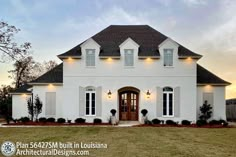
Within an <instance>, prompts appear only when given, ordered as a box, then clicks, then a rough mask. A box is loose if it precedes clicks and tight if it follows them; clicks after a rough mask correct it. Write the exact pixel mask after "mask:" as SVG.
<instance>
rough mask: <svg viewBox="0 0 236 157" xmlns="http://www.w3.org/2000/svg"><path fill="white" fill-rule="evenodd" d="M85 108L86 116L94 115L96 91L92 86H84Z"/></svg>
mask: <svg viewBox="0 0 236 157" xmlns="http://www.w3.org/2000/svg"><path fill="white" fill-rule="evenodd" d="M85 108H86V112H85V113H86V115H87V116H95V113H96V91H95V88H94V87H92V86H88V87H86V88H85Z"/></svg>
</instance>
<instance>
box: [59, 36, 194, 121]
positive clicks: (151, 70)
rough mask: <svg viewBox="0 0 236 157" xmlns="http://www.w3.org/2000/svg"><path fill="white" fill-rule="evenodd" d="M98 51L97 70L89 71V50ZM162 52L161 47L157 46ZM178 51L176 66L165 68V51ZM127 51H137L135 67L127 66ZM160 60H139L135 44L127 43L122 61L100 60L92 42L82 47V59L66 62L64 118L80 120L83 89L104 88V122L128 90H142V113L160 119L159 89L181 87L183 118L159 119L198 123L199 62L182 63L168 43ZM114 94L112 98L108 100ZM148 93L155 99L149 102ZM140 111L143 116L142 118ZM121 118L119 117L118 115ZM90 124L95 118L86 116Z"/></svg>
mask: <svg viewBox="0 0 236 157" xmlns="http://www.w3.org/2000/svg"><path fill="white" fill-rule="evenodd" d="M86 48H89V49H95V52H96V66H95V67H92V68H91V67H89V68H88V67H86V65H85V49H86ZM157 48H158V45H157ZM164 48H173V49H174V66H173V67H164V66H163V57H162V56H163V49H164ZM124 49H134V54H135V56H134V67H125V66H124ZM159 51H160V53H161V57H160V59H139V58H138V48H137V45H135V44H134V43H133V42H126V43H125V44H123V45H122V47H121V57H120V59H110V58H109V59H100V58H99V56H98V54H99V46H98V45H97V44H94V43H93V42H88V43H87V44H85V45H84V47H82V58H81V59H65V60H64V64H63V65H64V66H63V71H64V73H63V96H64V102H63V109H62V110H63V116H64V117H68V118H70V119H75V118H78V117H79V86H82V87H86V86H94V87H99V86H102V93H103V94H102V96H103V99H102V105H103V107H102V117H99V118H102V120H103V121H107V120H108V118H109V116H110V110H111V109H113V108H114V109H116V110H117V111H119V109H118V106H119V104H118V93H117V91H118V90H119V89H120V88H122V87H126V86H132V87H135V88H138V89H139V90H140V91H141V92H140V100H139V105H140V106H139V110H140V111H141V110H142V109H144V108H145V109H147V110H148V111H149V113H148V116H149V119H153V118H157V115H156V108H157V106H156V105H157V104H156V87H165V86H170V87H172V88H175V87H180V92H181V94H180V97H181V98H180V99H181V102H180V105H181V108H180V117H178V118H176V117H173V118H170V117H168V118H163V117H158V118H159V119H173V120H176V121H180V120H181V119H188V120H196V60H192V59H190V60H189V59H178V54H177V52H178V46H177V45H176V44H175V43H172V42H171V41H167V42H165V44H163V45H162V46H161V47H160V48H159ZM109 90H111V92H112V98H111V99H108V98H107V92H108V91H109ZM147 90H150V92H151V98H150V99H146V98H145V93H146V92H147ZM140 111H139V114H140ZM117 116H118V114H117ZM84 118H86V119H87V120H88V121H92V120H93V119H94V118H95V117H94V116H92V117H88V116H85V117H84ZM139 118H141V115H140V116H139Z"/></svg>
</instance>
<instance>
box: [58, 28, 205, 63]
mask: <svg viewBox="0 0 236 157" xmlns="http://www.w3.org/2000/svg"><path fill="white" fill-rule="evenodd" d="M127 38H131V39H133V40H134V41H135V42H136V43H137V44H138V45H140V47H139V54H138V55H139V56H150V57H158V56H160V53H159V51H158V45H159V44H161V43H162V42H163V41H165V40H166V39H167V38H168V37H167V36H165V35H163V34H162V33H160V32H158V31H157V30H155V29H153V28H152V27H150V26H148V25H111V26H109V27H107V28H105V29H104V30H102V31H101V32H99V33H97V34H96V35H94V36H93V37H92V39H94V40H95V41H96V42H97V43H98V44H99V45H100V46H101V49H100V53H99V56H120V49H119V45H120V44H121V43H122V42H124V41H125V40H126V39H127ZM81 44H83V43H81ZM81 44H79V45H77V46H75V47H74V48H72V49H71V50H69V51H67V52H65V53H63V54H60V55H58V57H59V58H62V57H65V56H67V57H68V56H71V57H74V56H81V48H80V45H81ZM178 53H179V56H184V57H186V56H191V57H196V58H200V57H201V55H199V54H196V53H194V52H192V51H190V50H188V49H187V48H185V47H183V46H182V45H180V46H179V51H178Z"/></svg>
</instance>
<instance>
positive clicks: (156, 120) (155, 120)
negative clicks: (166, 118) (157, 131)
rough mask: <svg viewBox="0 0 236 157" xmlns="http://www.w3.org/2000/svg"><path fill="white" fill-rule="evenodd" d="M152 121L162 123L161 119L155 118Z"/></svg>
mask: <svg viewBox="0 0 236 157" xmlns="http://www.w3.org/2000/svg"><path fill="white" fill-rule="evenodd" d="M152 123H153V124H160V123H161V121H160V120H159V119H157V118H156V119H153V120H152Z"/></svg>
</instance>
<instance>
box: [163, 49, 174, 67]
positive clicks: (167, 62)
mask: <svg viewBox="0 0 236 157" xmlns="http://www.w3.org/2000/svg"><path fill="white" fill-rule="evenodd" d="M170 54H171V55H172V58H171V55H170ZM163 56H164V57H163V58H164V60H163V65H164V67H173V66H174V49H164V52H163ZM170 63H172V64H170Z"/></svg>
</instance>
